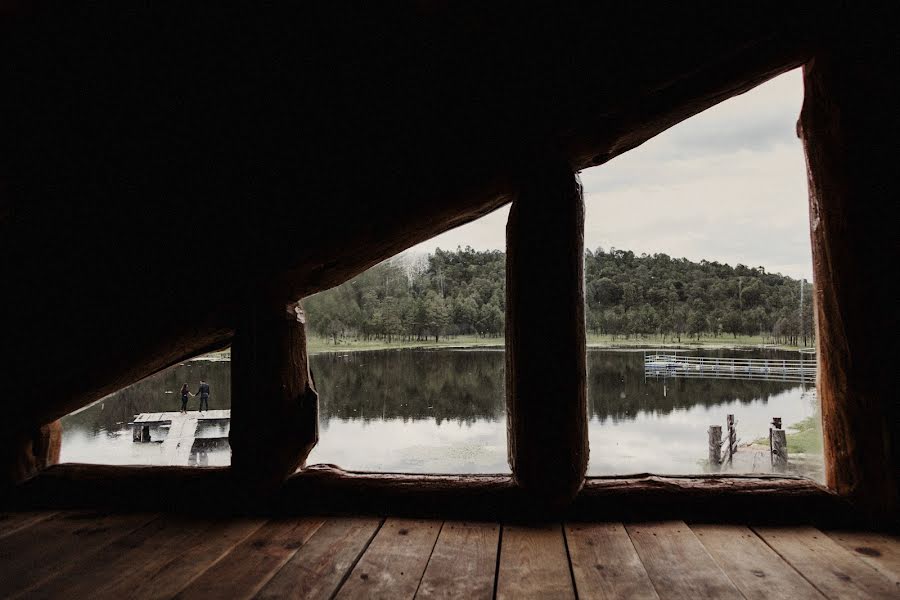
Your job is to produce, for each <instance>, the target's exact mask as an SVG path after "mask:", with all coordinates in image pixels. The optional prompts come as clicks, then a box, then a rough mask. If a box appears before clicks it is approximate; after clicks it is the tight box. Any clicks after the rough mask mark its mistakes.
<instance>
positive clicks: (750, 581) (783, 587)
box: [691, 524, 823, 600]
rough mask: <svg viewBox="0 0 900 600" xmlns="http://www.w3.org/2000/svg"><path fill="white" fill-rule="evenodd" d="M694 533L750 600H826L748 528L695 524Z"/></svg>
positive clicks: (692, 527)
mask: <svg viewBox="0 0 900 600" xmlns="http://www.w3.org/2000/svg"><path fill="white" fill-rule="evenodd" d="M691 530H693V532H694V535H696V536H697V539H699V540H700V543H701V544H703V546H704V547H705V548H706V550H707V552H709V553H710V555H712V557H713V559H715V561H716V563H718V565H719V567H721V568H722V570H723V571H725V574H726V575H728V577H729V578H730V579H731V581H732V583H734V585H735V586H737V588H738V589H739V590H740V591H741V593H742V594H744V597H745V598H747V599H748V600H752V599H756V600H767V599H769V598H771V599H772V600H822V598H823V596H822V594H820V593H819V592H818V591H816V589H815V588H814V587H813V586H811V585H810V584H809V582H808V581H806V580H805V579H803V577H802V576H801V575H800V574H799V573H797V571H795V570H794V569H793V568H792V567H791V566H790V565H789V564H788V563H786V562H784V561H783V560H782V559H781V557H780V556H778V554H776V553H775V552H774V551H773V550H772V549H771V548H770V547H769V546H768V545H767V544H766V543H765V542H763V541H762V540H761V539H760V538H759V536H757V535H756V534H755V533H754V532H753V531H751V530H750V529H749V528H748V527H745V526H742V525H702V524H694V525H691Z"/></svg>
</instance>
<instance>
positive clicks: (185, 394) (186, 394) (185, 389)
mask: <svg viewBox="0 0 900 600" xmlns="http://www.w3.org/2000/svg"><path fill="white" fill-rule="evenodd" d="M191 396H193V394H192V393H191V392H190V391H189V390H188V386H187V384H186V383H185V384H184V385H182V386H181V414H185V413H187V403H188V398H189V397H191Z"/></svg>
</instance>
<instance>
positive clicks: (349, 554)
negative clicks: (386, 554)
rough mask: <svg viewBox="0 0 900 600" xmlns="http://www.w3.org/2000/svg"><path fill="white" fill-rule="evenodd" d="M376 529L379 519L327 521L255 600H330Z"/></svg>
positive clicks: (337, 519) (379, 522) (338, 519)
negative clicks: (294, 599) (288, 599)
mask: <svg viewBox="0 0 900 600" xmlns="http://www.w3.org/2000/svg"><path fill="white" fill-rule="evenodd" d="M380 526H381V520H379V519H361V518H347V517H345V518H336V519H329V520H328V521H326V522H325V524H324V525H322V527H320V528H319V530H318V531H316V533H315V534H314V535H313V536H312V538H310V540H309V542H308V543H306V544H305V545H304V546H303V547H302V548H300V550H298V551H297V553H296V554H294V556H293V558H291V559H290V560H289V561H288V562H287V563H286V564H285V565H284V566H283V567H282V568H281V569H280V570H279V571H278V573H276V574H275V576H274V577H272V579H270V580H269V582H268V583H267V584H266V585H265V586H264V587H263V589H262V590H260V592H259V593H258V594H257V595H256V598H257V599H258V600H280V599H282V598H296V599H297V600H300V599H302V600H317V599H323V600H324V599H328V598H333V597H334V594H335V592H337V590H338V588H339V587H340V585H341V583H343V581H344V580H345V579H346V577H347V576H348V574H349V572H350V569H352V568H353V566H354V565H355V564H356V562H357V560H358V559H359V557H360V556H361V555H362V553H363V551H364V550H365V549H366V548H367V547H368V545H369V543H370V542H371V541H372V538H373V537H374V536H375V534H376V532H377V531H378V529H379V527H380Z"/></svg>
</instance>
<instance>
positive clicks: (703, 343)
mask: <svg viewBox="0 0 900 600" xmlns="http://www.w3.org/2000/svg"><path fill="white" fill-rule="evenodd" d="M765 343H766V341H765V338H763V337H760V336H738V337H737V338H734V337H732V336H719V337H717V338H716V337H711V336H701V338H700V339H699V340H697V339H696V338H694V339H691V340H688V339H687V338H686V337H684V338H682V341H681V342H680V343H679V342H678V341H674V342H673V341H672V340H671V339H669V338H667V339H666V341H663V340H662V338H659V337H653V336H647V337H634V336H633V337H631V338H629V339H625V338H624V337H622V336H618V337H617V338H615V339H613V337H612V336H609V335H588V337H587V345H588V347H589V348H678V349H717V348H745V347H754V346H755V347H759V346H761V345H763V344H765ZM308 347H309V352H310V354H321V353H326V352H341V353H346V352H365V351H368V350H404V349H419V350H433V349H438V348H448V349H454V348H502V347H503V338H502V337H487V338H484V337H478V336H456V337H451V338H442V339H441V340H439V341H438V342H435V341H434V340H428V341H424V340H420V341H416V340H413V341H392V342H387V341H385V340H340V341H339V342H338V343H337V344H334V343H332V342H331V341H330V340H327V339H324V338H318V337H311V338H309V340H308ZM767 347H771V348H775V349H779V350H798V347H797V346H785V345H780V344H768V345H767Z"/></svg>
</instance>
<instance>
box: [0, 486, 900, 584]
mask: <svg viewBox="0 0 900 600" xmlns="http://www.w3.org/2000/svg"><path fill="white" fill-rule="evenodd" d="M195 500H196V499H186V501H195ZM576 594H577V596H576ZM176 596H177V597H178V598H251V597H256V598H391V599H402V598H434V597H442V598H465V599H466V600H475V599H478V598H493V597H496V598H514V599H522V598H576V597H577V598H581V599H586V598H663V599H665V598H691V599H694V598H742V597H744V598H790V599H791V600H802V599H805V598H823V597H824V598H835V599H836V598H900V539H898V538H897V537H892V536H888V535H884V534H872V533H862V532H847V531H826V532H823V531H819V530H818V529H814V528H811V527H791V528H773V527H744V526H732V525H727V526H726V525H690V526H689V525H686V524H685V523H684V522H681V521H670V522H661V523H638V524H625V525H623V524H621V523H592V524H587V523H566V524H551V525H542V526H524V525H514V524H509V525H506V524H504V525H498V524H495V523H463V522H454V521H445V522H442V521H423V520H404V519H393V518H391V519H386V520H384V519H377V518H309V517H304V518H293V519H286V520H266V519H259V518H244V519H233V518H232V519H227V520H224V519H197V518H189V517H185V516H173V515H152V514H127V515H123V514H118V515H115V514H113V515H109V514H100V513H89V512H56V513H53V512H30V513H0V597H2V598H13V597H22V598H63V597H65V598H70V599H71V598H90V599H91V600H97V599H100V598H126V597H127V598H170V597H176Z"/></svg>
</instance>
